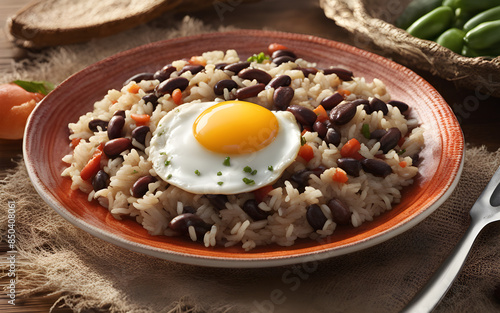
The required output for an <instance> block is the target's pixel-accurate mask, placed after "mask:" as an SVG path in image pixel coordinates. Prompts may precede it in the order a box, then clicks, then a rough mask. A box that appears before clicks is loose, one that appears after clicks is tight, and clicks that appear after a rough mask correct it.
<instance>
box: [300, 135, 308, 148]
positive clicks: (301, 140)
mask: <svg viewBox="0 0 500 313" xmlns="http://www.w3.org/2000/svg"><path fill="white" fill-rule="evenodd" d="M306 142H307V141H306V138H305V137H304V136H301V137H300V145H301V146H303V145H305V144H306Z"/></svg>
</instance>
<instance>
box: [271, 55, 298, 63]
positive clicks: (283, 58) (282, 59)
mask: <svg viewBox="0 0 500 313" xmlns="http://www.w3.org/2000/svg"><path fill="white" fill-rule="evenodd" d="M294 61H295V58H292V57H291V56H288V55H282V56H280V57H277V58H276V59H273V63H274V64H276V65H280V64H283V63H287V62H294Z"/></svg>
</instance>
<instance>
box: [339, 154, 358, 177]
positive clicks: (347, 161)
mask: <svg viewBox="0 0 500 313" xmlns="http://www.w3.org/2000/svg"><path fill="white" fill-rule="evenodd" d="M337 165H338V167H340V168H341V169H343V170H344V171H345V172H346V173H347V174H348V175H351V176H354V177H358V176H359V172H360V171H361V163H360V162H359V161H358V160H356V159H353V158H340V159H338V160H337Z"/></svg>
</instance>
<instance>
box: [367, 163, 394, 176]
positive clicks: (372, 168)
mask: <svg viewBox="0 0 500 313" xmlns="http://www.w3.org/2000/svg"><path fill="white" fill-rule="evenodd" d="M360 162H361V166H362V167H363V170H364V171H365V172H367V173H371V174H373V175H374V176H378V177H386V176H387V175H389V174H391V173H392V168H391V166H390V165H389V164H387V163H385V162H384V161H382V160H378V159H363V160H361V161H360Z"/></svg>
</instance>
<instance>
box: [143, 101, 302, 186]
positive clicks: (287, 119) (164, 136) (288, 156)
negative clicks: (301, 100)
mask: <svg viewBox="0 0 500 313" xmlns="http://www.w3.org/2000/svg"><path fill="white" fill-rule="evenodd" d="M217 103H218V102H198V103H196V102H195V103H186V104H183V105H181V106H179V107H177V108H176V109H174V110H172V111H170V112H168V113H167V115H165V116H164V117H163V118H162V119H161V120H160V122H159V123H158V127H157V128H156V130H155V132H154V134H153V137H152V138H151V143H150V148H149V158H148V159H149V161H150V162H151V163H152V164H153V168H154V170H155V171H156V173H157V174H158V176H159V177H161V178H162V179H163V180H165V181H166V182H168V183H170V184H172V185H174V186H177V187H179V188H181V189H183V190H185V191H188V192H191V193H196V194H236V193H242V192H248V191H252V190H255V189H258V188H261V187H263V186H266V185H269V184H272V183H274V182H275V181H276V180H277V179H278V178H279V177H280V176H281V174H282V173H283V171H284V170H285V169H286V168H287V167H288V166H289V165H290V164H291V163H292V162H293V161H294V160H295V158H296V157H297V153H298V151H299V148H300V136H301V133H300V129H299V126H298V125H297V122H296V120H295V117H294V116H293V114H292V113H290V112H287V111H277V112H275V111H273V113H274V114H275V116H276V118H277V119H278V123H279V131H278V134H277V136H276V138H275V139H274V141H273V142H271V143H270V144H269V145H267V146H266V147H264V148H263V149H261V150H259V151H257V152H253V153H249V154H240V155H236V154H233V155H226V154H220V153H216V152H213V151H210V150H208V149H206V148H205V147H204V146H202V145H201V144H200V143H199V142H198V141H197V140H196V138H195V137H194V135H193V132H192V127H193V123H194V121H195V120H196V118H197V117H198V115H200V114H201V113H202V112H203V111H204V110H206V109H207V108H209V107H211V106H213V105H215V104H217ZM227 157H229V163H230V165H229V166H226V165H224V161H225V159H226V158H227ZM245 168H247V170H248V168H250V169H251V170H252V171H254V170H256V173H254V174H252V173H247V172H245V171H244V169H245ZM244 179H246V180H247V182H246V183H245V181H244ZM252 182H253V183H252Z"/></svg>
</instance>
